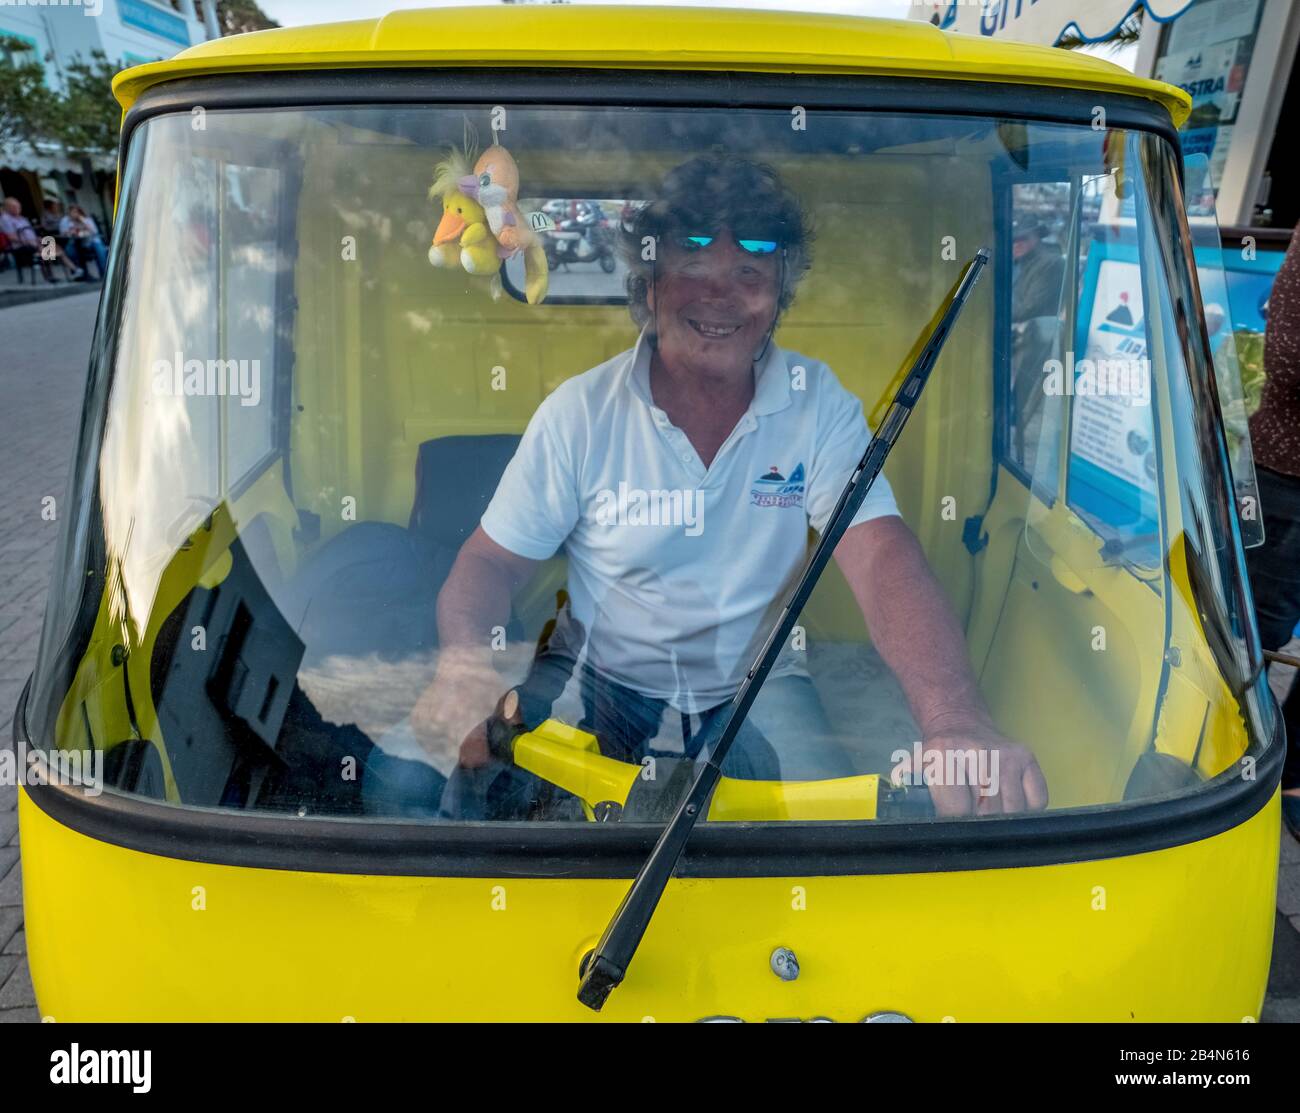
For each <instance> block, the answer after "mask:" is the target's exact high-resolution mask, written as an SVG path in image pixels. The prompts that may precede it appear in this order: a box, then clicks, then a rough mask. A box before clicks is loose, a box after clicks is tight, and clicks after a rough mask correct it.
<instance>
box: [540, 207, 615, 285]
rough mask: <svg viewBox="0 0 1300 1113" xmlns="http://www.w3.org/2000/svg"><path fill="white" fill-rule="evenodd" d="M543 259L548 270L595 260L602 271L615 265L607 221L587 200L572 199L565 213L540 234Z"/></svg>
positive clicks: (611, 271)
mask: <svg viewBox="0 0 1300 1113" xmlns="http://www.w3.org/2000/svg"><path fill="white" fill-rule="evenodd" d="M543 246H544V247H545V249H546V261H547V263H548V265H549V266H550V268H551V270H555V269H556V268H557V267H559V266H560V265H562V264H563V265H566V266H567V265H568V264H570V263H598V264H600V269H601V270H602V271H604V272H605V273H606V274H613V273H614V268H615V266H616V263H615V260H614V244H613V239H612V237H611V236H610V234H609V227H608V221H607V220H606V219H605V216H604V214H603V213H602V212H601V211H600V209H599V207H598V206H596V205H593V204H592V203H591V202H590V201H577V202H574V203H573V205H572V207H571V208H570V210H569V214H568V215H567V216H566V217H564V218H563V219H559V220H557V221H556V223H555V227H554V228H553V229H550V230H548V231H547V232H545V233H544V235H543Z"/></svg>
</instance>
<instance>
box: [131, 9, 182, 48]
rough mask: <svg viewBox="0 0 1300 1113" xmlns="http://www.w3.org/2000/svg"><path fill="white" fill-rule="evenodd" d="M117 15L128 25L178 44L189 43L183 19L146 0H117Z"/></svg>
mask: <svg viewBox="0 0 1300 1113" xmlns="http://www.w3.org/2000/svg"><path fill="white" fill-rule="evenodd" d="M117 15H118V18H119V19H120V20H121V21H122V22H123V23H125V24H126V25H127V26H128V27H137V28H139V29H140V30H141V31H148V32H149V34H151V35H157V36H158V37H159V38H160V39H167V40H168V41H169V42H174V43H176V44H177V45H179V46H189V45H190V29H189V27H188V26H186V23H185V20H183V19H182V18H181V17H180V16H178V15H177V14H176V13H175V12H171V11H168V10H167V9H165V8H160V7H159V6H158V5H157V4H150V3H149V2H148V0H118V5H117Z"/></svg>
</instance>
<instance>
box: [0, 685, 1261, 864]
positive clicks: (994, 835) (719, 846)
mask: <svg viewBox="0 0 1300 1113" xmlns="http://www.w3.org/2000/svg"><path fill="white" fill-rule="evenodd" d="M30 683H31V682H30V681H28V688H30ZM27 690H28V689H27V688H24V690H23V694H22V696H21V698H20V699H19V702H18V708H17V710H16V711H15V713H14V746H15V750H16V752H17V753H18V754H19V755H20V756H21V754H22V752H23V749H24V747H30V745H31V743H30V741H29V740H28V738H27V734H26V729H25V727H24V725H23V724H24V723H25V720H26V714H25V712H26V706H25V705H26V702H27ZM1276 723H1277V727H1276V731H1275V735H1274V739H1273V741H1272V743H1271V744H1270V745H1269V746H1267V747H1266V748H1264V749H1263V750H1262V751H1260V750H1258V749H1257V748H1255V747H1252V749H1251V751H1250V752H1249V754H1248V756H1251V757H1253V758H1254V759H1255V762H1256V764H1255V766H1254V769H1253V777H1252V778H1250V779H1248V778H1246V777H1244V776H1238V775H1224V776H1221V777H1219V778H1217V779H1216V780H1215V781H1213V782H1210V783H1208V784H1207V785H1206V787H1205V788H1204V789H1203V790H1201V791H1199V792H1196V793H1194V794H1190V795H1182V796H1171V797H1168V798H1164V799H1159V800H1154V801H1150V802H1144V803H1141V804H1118V805H1106V806H1102V807H1096V808H1085V809H1078V810H1074V811H1062V812H1054V813H1046V814H1036V815H1020V816H1011V817H1006V818H987V819H963V820H948V821H945V822H933V821H930V822H922V823H876V822H862V823H793V822H786V823H761V824H760V823H716V824H705V825H704V826H701V827H700V828H698V829H697V830H696V832H695V834H694V835H693V836H692V838H691V841H690V844H689V845H688V847H687V850H686V853H685V855H684V856H683V858H682V861H681V865H680V868H679V869H678V871H677V876H679V877H834V876H851V875H870V874H899V873H948V872H955V871H967V870H992V869H1011V868H1021V867H1025V866H1049V865H1058V864H1061V863H1065V862H1086V861H1096V860H1098V859H1102V858H1120V857H1129V856H1131V855H1135V854H1147V853H1150V852H1151V851H1155V850H1165V849H1167V848H1169V847H1174V846H1182V845H1185V844H1187V843H1191V842H1197V841H1199V840H1202V839H1208V838H1212V837H1213V836H1215V835H1219V834H1222V833H1223V832H1224V831H1227V830H1230V829H1231V828H1233V827H1236V826H1238V825H1240V824H1242V823H1244V822H1246V821H1247V820H1248V819H1250V818H1251V817H1252V816H1254V815H1255V814H1256V813H1257V812H1259V811H1260V810H1261V809H1262V808H1263V807H1264V805H1265V804H1267V803H1268V801H1269V800H1270V799H1271V798H1272V796H1273V794H1274V793H1275V792H1276V790H1277V787H1278V784H1279V783H1280V781H1281V776H1282V763H1283V758H1284V756H1285V745H1286V743H1285V737H1284V734H1283V730H1282V726H1281V715H1280V714H1279V715H1278V716H1277V717H1276ZM26 791H27V794H28V795H29V796H30V797H31V799H32V802H33V803H35V804H36V806H37V807H39V808H40V809H41V810H42V811H43V812H45V813H46V814H47V815H49V816H50V817H51V818H52V819H54V820H56V821H57V822H59V823H62V824H63V825H64V826H66V827H69V828H71V829H72V830H74V831H77V832H79V833H81V834H83V835H86V836H87V837H89V838H92V839H98V840H99V841H100V842H106V843H111V844H112V845H115V846H121V847H126V848H127V849H129V850H137V851H141V852H142V853H145V854H154V855H158V856H160V857H165V858H177V859H181V860H184V861H190V862H209V863H212V864H215V865H224V866H240V867H244V868H252V869H273V870H294V871H297V872H303V873H340V874H380V875H387V876H403V877H493V878H496V877H528V878H550V879H560V878H570V879H572V878H628V879H630V878H632V877H633V876H635V874H636V871H637V869H638V868H639V867H640V866H641V864H642V862H644V861H645V857H646V855H647V854H649V853H650V850H651V848H652V847H653V846H654V843H655V839H656V838H657V837H658V835H659V832H660V830H661V828H660V827H659V826H657V825H629V826H626V827H622V826H619V825H617V824H610V823H600V824H597V823H544V822H538V823H446V824H442V823H426V822H420V821H401V822H396V821H386V820H357V819H347V818H337V819H336V818H327V817H311V816H308V817H301V818H300V817H297V816H290V815H273V814H269V813H263V814H256V813H248V812H239V811H234V810H230V809H220V808H190V807H181V806H177V805H172V804H165V803H161V802H159V801H157V800H149V799H144V798H141V797H133V796H127V795H124V794H122V793H118V792H114V791H112V790H108V789H105V790H104V792H103V793H102V795H99V796H96V797H88V796H86V795H84V794H83V793H82V792H81V791H80V790H79V789H75V788H70V787H66V786H55V785H47V784H31V785H27V786H26Z"/></svg>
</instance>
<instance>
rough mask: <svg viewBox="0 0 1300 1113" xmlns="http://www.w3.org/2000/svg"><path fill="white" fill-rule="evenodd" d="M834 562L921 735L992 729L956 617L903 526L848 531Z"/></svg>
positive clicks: (889, 523)
mask: <svg viewBox="0 0 1300 1113" xmlns="http://www.w3.org/2000/svg"><path fill="white" fill-rule="evenodd" d="M835 560H836V563H837V564H839V566H840V568H841V569H842V570H843V572H844V575H845V578H846V579H847V580H848V582H849V586H850V588H852V590H853V595H854V597H855V598H856V600H857V603H858V606H859V607H860V608H861V610H862V615H863V617H864V618H865V619H866V623H867V629H868V630H869V631H870V633H871V637H872V639H873V640H874V642H875V644H876V648H877V649H878V650H879V652H880V656H881V657H882V658H883V659H884V661H885V664H887V665H888V666H889V667H890V669H891V670H892V671H893V673H894V675H895V676H897V677H898V681H899V683H900V684H901V685H902V688H903V692H904V693H905V695H906V696H907V700H908V703H909V704H910V705H911V707H912V714H913V715H914V716H915V718H916V722H917V725H918V726H919V727H920V728H921V733H922V736H927V735H933V734H938V733H940V732H944V731H947V730H950V729H960V728H962V727H964V726H968V725H971V724H973V723H978V724H981V725H985V726H991V725H992V720H991V718H990V716H989V713H988V709H987V707H986V706H985V704H984V700H983V697H982V696H981V695H980V692H979V687H978V685H977V684H976V681H975V675H974V673H973V672H972V671H971V668H970V663H969V661H968V659H967V656H966V639H965V637H964V636H963V634H962V629H961V627H960V625H959V624H958V622H957V616H956V615H955V614H954V613H953V610H952V608H951V607H950V606H949V605H948V600H947V597H946V596H945V595H944V593H943V588H942V587H941V586H940V585H939V582H938V580H936V579H935V577H934V574H933V573H932V572H931V571H930V566H929V564H928V563H927V562H926V559H925V553H924V551H923V550H922V549H921V546H920V543H919V542H918V541H917V539H916V536H915V535H914V534H913V533H912V531H911V530H910V529H908V528H907V526H906V525H905V524H904V522H903V520H902V519H901V518H896V517H890V518H879V519H875V520H874V521H871V522H865V523H863V524H862V525H859V526H854V527H852V528H851V529H850V530H849V531H848V532H847V533H846V534H845V535H844V537H843V539H842V540H841V541H840V544H839V545H838V546H837V548H836V550H835Z"/></svg>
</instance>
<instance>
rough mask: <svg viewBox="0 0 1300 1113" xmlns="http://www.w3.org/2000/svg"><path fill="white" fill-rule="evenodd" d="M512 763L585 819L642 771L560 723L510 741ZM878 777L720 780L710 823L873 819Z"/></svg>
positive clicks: (622, 793) (622, 797)
mask: <svg viewBox="0 0 1300 1113" xmlns="http://www.w3.org/2000/svg"><path fill="white" fill-rule="evenodd" d="M514 761H515V764H516V765H518V766H519V767H520V768H521V769H526V770H528V772H530V773H533V774H534V775H536V776H538V777H541V778H542V779H543V780H545V781H549V782H550V783H551V784H553V785H556V786H558V787H559V788H562V789H564V790H565V791H567V792H571V793H573V795H574V796H576V797H577V798H578V799H579V800H581V801H582V808H583V811H584V812H586V815H587V818H588V819H595V811H596V807H597V805H599V804H603V803H605V802H607V801H612V802H614V803H616V804H618V805H619V807H620V809H621V808H622V807H624V806H625V805H626V804H627V799H628V796H629V794H630V793H631V791H632V787H633V785H635V784H636V780H637V778H638V777H640V776H643V775H645V774H646V768H645V767H644V766H640V765H629V764H628V763H627V762H624V761H615V760H614V759H613V758H610V757H605V756H604V755H603V754H602V753H601V752H600V744H599V743H598V742H597V740H596V737H595V735H593V734H588V733H587V732H586V731H585V730H579V729H578V728H577V727H571V726H569V725H568V724H567V723H562V722H560V721H559V720H558V719H547V720H546V722H544V723H542V724H541V726H539V727H538V728H537V729H536V730H532V731H527V732H525V733H523V734H521V735H519V736H518V737H517V738H516V739H515V740H514ZM879 796H880V777H879V775H878V774H875V773H869V774H864V775H863V776H860V777H839V778H836V779H834V780H826V781H741V780H735V779H734V778H731V777H723V778H721V779H720V780H719V781H718V787H717V790H716V791H715V792H714V794H713V800H712V802H711V803H710V804H709V814H708V816H707V818H708V819H710V820H712V821H714V822H732V823H740V822H747V823H756V822H761V821H766V820H791V819H793V820H800V819H802V820H819V819H820V820H853V819H875V818H876V817H877V804H878V801H879Z"/></svg>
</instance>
